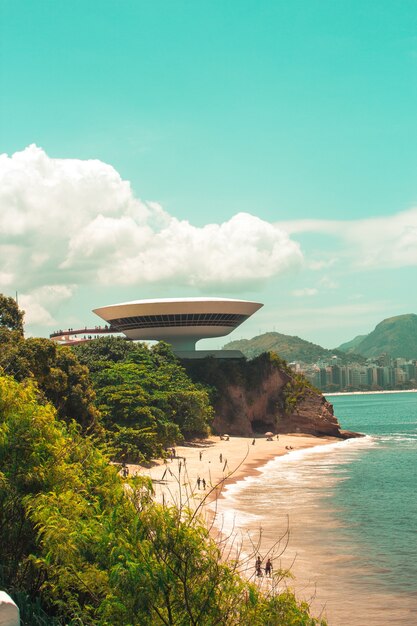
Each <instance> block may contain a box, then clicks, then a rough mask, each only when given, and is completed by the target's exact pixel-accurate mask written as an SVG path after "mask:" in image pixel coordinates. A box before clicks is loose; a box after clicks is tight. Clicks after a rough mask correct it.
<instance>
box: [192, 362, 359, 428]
mask: <svg viewBox="0 0 417 626" xmlns="http://www.w3.org/2000/svg"><path fill="white" fill-rule="evenodd" d="M185 366H186V369H187V371H188V373H189V374H190V375H191V377H192V378H193V379H194V380H195V381H196V382H202V383H204V384H205V385H209V386H210V387H211V388H212V390H213V398H212V400H213V405H214V408H215V413H216V417H215V419H214V422H213V431H214V432H215V433H216V434H224V433H228V434H229V435H240V436H245V437H250V436H253V435H256V434H264V433H265V432H268V431H272V432H274V433H308V434H312V435H316V436H333V437H340V438H343V439H345V438H347V437H351V436H355V435H356V434H355V433H350V432H347V431H342V430H341V428H340V424H339V422H338V420H337V418H336V417H335V416H334V413H333V406H332V405H331V404H330V403H329V402H327V401H326V399H325V398H324V396H323V395H322V394H321V393H320V392H318V391H315V390H314V389H312V388H311V387H310V386H309V385H308V383H307V381H306V380H305V379H303V378H301V377H299V376H295V375H294V374H293V373H292V371H291V370H289V369H288V367H287V365H286V363H285V361H282V360H281V359H279V358H278V357H277V356H276V355H274V353H264V354H262V355H261V356H259V357H257V358H256V359H253V360H251V361H244V360H242V361H235V362H232V363H231V362H230V361H229V362H227V361H221V360H220V359H219V360H214V359H211V360H202V361H199V362H198V363H192V362H188V363H185Z"/></svg>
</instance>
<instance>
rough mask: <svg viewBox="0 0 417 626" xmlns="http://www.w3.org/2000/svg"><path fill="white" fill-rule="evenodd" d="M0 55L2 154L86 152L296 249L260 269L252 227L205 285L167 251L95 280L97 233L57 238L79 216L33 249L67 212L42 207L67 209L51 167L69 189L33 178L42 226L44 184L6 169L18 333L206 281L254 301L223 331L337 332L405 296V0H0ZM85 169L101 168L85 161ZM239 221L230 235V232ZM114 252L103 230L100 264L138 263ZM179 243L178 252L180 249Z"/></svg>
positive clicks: (411, 213)
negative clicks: (242, 258) (167, 261)
mask: <svg viewBox="0 0 417 626" xmlns="http://www.w3.org/2000/svg"><path fill="white" fill-rule="evenodd" d="M0 55H1V56H0V153H4V154H7V155H8V156H9V157H12V155H13V154H14V153H16V152H22V151H24V150H25V148H27V146H29V145H31V144H36V145H37V146H38V147H39V148H41V149H42V151H43V152H44V153H45V154H46V155H47V157H48V159H52V160H54V159H76V160H79V161H82V162H85V161H87V160H89V159H97V160H99V161H102V162H104V163H107V164H110V165H111V166H112V167H113V168H114V169H115V170H116V171H117V172H118V174H119V175H120V177H121V178H122V179H123V180H126V181H130V183H131V187H132V196H133V197H135V198H137V199H141V200H142V201H146V202H150V201H155V202H158V203H159V204H160V205H161V206H162V207H163V209H164V211H165V212H166V213H167V214H168V215H169V216H173V217H174V218H175V219H176V220H177V221H178V222H181V220H186V221H188V222H189V223H190V224H191V225H192V226H194V227H195V228H196V229H203V227H204V226H206V225H207V224H224V223H227V222H228V221H229V220H231V219H232V218H233V216H236V215H237V214H240V213H248V214H250V215H252V216H255V217H257V218H260V220H262V221H264V222H265V223H267V224H268V225H274V227H277V228H280V229H281V228H282V229H283V230H284V231H285V232H287V233H288V234H289V237H290V242H292V243H293V244H294V245H296V244H298V245H299V246H300V251H301V254H302V262H299V259H298V260H297V258H296V256H297V255H296V252H295V249H293V248H291V246H289V247H288V257H286V258H288V263H287V264H285V263H284V264H283V263H281V260H279V261H277V260H275V261H273V260H270V263H269V262H268V263H269V265H268V268H267V269H265V271H264V272H263V273H262V272H261V275H260V279H259V280H257V278H256V265H257V263H258V262H260V256H259V255H261V256H262V255H266V254H269V253H271V249H272V248H271V246H272V244H271V237H272V238H274V237H275V235H273V234H271V233H269V234H268V236H267V239H268V242H269V243H268V244H267V243H265V239H264V234H265V233H264V230H262V229H261V230H262V233H263V234H262V235H261V234H260V235H259V238H258V240H257V243H256V254H255V256H254V257H253V265H252V267H251V269H252V270H253V272H250V271H249V268H246V269H247V271H246V273H245V275H244V276H243V277H242V276H240V274H239V272H237V273H236V268H235V266H233V267H234V268H235V269H233V268H231V269H230V270H228V264H227V263H226V264H225V269H224V272H223V274H222V275H221V276H220V275H219V274H216V275H215V276H213V278H212V280H210V283H207V284H206V283H205V279H204V277H203V278H201V275H200V274H198V272H197V271H196V275H195V278H194V279H193V281H190V280H188V279H187V277H186V276H185V275H183V274H181V272H179V271H177V270H175V269H173V270H172V274H171V275H170V276H168V277H167V276H164V277H162V278H161V276H160V275H159V274H157V275H155V278H153V277H152V276H153V275H152V276H149V277H148V278H146V280H145V279H143V280H142V279H140V278H139V277H136V278H134V277H133V276H131V277H130V278H129V279H128V280H127V279H126V280H123V281H118V280H117V274H116V275H115V276H114V277H113V279H112V281H107V283H106V281H105V280H102V279H101V278H100V277H99V273H97V272H99V268H98V266H97V263H96V265H94V268H95V269H94V271H93V270H92V269H91V268H92V266H93V262H92V259H93V258H96V260H97V258H99V256H100V254H102V252H101V253H100V250H99V246H98V244H97V246H96V247H94V249H93V250H92V251H91V253H88V254H87V253H85V255H84V252H83V251H82V250H84V251H85V250H86V249H87V248H88V246H89V243H88V240H87V239H83V241H84V248H83V249H82V248H81V247H80V245H81V244H79V242H78V240H77V242H78V243H77V242H76V243H74V241H75V239H76V238H77V236H78V233H79V232H80V229H82V228H84V227H85V226H86V223H84V222H83V221H82V217H79V221H77V230H74V233H72V234H71V236H70V235H68V241H66V243H65V242H62V246H64V245H68V250H70V249H71V250H75V249H77V250H78V257H77V263H78V264H76V263H75V261H74V259H73V258H72V260H70V261H67V262H66V265H65V261H64V260H63V259H61V260H60V261H59V263H58V260H57V259H58V257H57V256H53V254H52V253H51V254H50V255H49V259H48V260H40V257H41V256H42V255H43V254H46V252H48V253H49V250H48V247H49V246H48V243H45V242H48V241H51V238H55V237H56V239H55V241H56V242H58V240H59V237H61V236H62V231H63V229H65V226H63V224H65V221H64V222H63V224H62V223H61V221H60V220H55V218H54V216H56V212H58V213H59V214H60V215H61V217H62V212H63V211H65V212H66V219H67V220H68V222H71V221H72V223H73V224H75V220H74V219H73V209H72V207H71V203H70V201H69V200H68V199H69V197H70V196H69V194H70V193H71V192H70V191H69V187H68V184H69V183H68V181H66V180H64V179H62V180H61V179H60V183H59V184H60V185H61V187H62V190H63V191H62V193H63V197H64V198H65V199H66V200H68V201H67V202H66V201H65V202H64V201H62V204H61V202H60V200H59V197H58V195H57V194H56V195H55V196H54V198H53V201H52V200H51V198H50V197H49V195H48V193H49V192H45V193H46V196H45V206H46V205H48V206H49V207H50V211H49V213H42V216H43V218H42V219H44V220H45V221H46V222H47V223H48V227H47V228H46V229H45V231H48V237H49V239H45V241H44V240H42V238H41V237H38V235H39V232H40V231H42V230H43V226H42V220H41V219H40V218H39V215H40V213H41V212H42V211H41V209H40V208H39V207H40V202H41V201H39V202H38V201H37V202H32V198H31V197H29V196H30V194H31V191H30V189H31V187H30V185H29V186H27V185H25V184H24V183H23V182H19V184H18V183H16V182H14V183H13V185H14V186H13V190H12V191H10V189H9V188H8V190H7V193H6V192H4V194H3V196H1V197H0V211H1V213H2V214H3V219H4V220H6V222H7V219H8V218H10V216H11V215H12V213H13V215H14V211H15V210H16V211H20V210H21V207H22V206H23V204H24V203H25V205H24V206H25V209H24V215H25V217H24V220H26V221H25V224H29V223H30V224H31V226H30V228H29V226H28V227H27V228H26V226H25V227H23V226H22V229H21V230H20V231H19V233H16V232H12V229H9V230H8V231H7V232H6V230H7V229H6V230H3V235H2V234H1V231H0V260H2V259H3V262H2V267H3V269H4V268H6V266H10V267H9V269H7V270H6V269H4V271H3V279H2V271H1V267H0V291H3V292H5V293H9V294H13V293H14V292H15V290H16V289H17V290H19V292H22V293H23V298H25V297H26V300H25V299H24V300H23V302H25V308H26V309H27V311H28V322H29V324H28V331H29V332H32V333H35V334H42V335H48V334H49V332H50V330H52V329H53V328H55V326H60V327H66V326H74V325H75V324H76V323H77V322H78V321H84V320H85V321H86V322H88V321H93V319H94V316H92V314H91V313H90V311H91V309H92V308H93V307H95V306H99V305H101V304H109V303H112V302H116V301H118V300H119V299H124V300H130V299H138V298H142V297H157V296H160V297H163V296H165V295H167V296H172V295H188V296H190V295H196V296H200V295H202V294H204V293H208V294H209V295H225V296H230V297H242V298H248V299H252V298H253V299H256V300H260V301H262V302H264V303H265V307H264V308H263V309H262V310H261V311H260V312H259V313H258V314H257V315H256V318H254V319H253V321H250V322H248V323H247V325H245V326H244V327H243V326H242V328H241V329H240V330H238V331H237V332H236V333H235V334H234V335H233V336H232V338H238V337H240V336H248V337H250V336H253V335H254V334H257V333H258V332H259V331H261V332H265V331H267V330H272V329H273V328H274V329H275V330H277V331H281V332H284V333H288V334H294V335H299V336H301V337H303V338H305V339H309V340H311V341H315V342H318V343H321V344H322V345H325V346H326V347H334V346H336V345H338V344H339V343H341V342H343V341H347V340H349V339H351V338H352V337H353V336H354V335H356V334H362V333H366V332H369V331H370V330H372V328H373V327H374V326H375V324H376V323H378V322H379V321H381V320H382V319H383V318H385V317H388V316H391V315H397V314H401V313H411V312H414V313H415V312H417V310H416V309H417V307H416V296H415V284H416V274H417V272H416V266H417V215H416V212H415V207H416V206H417V180H416V171H417V149H416V146H417V141H416V140H417V115H416V111H417V4H416V2H415V1H414V0H413V1H410V2H408V1H407V0H402V1H401V2H392V0H390V1H383V0H381V1H379V2H375V1H372V2H370V1H367V0H361V1H355V0H350V1H349V2H346V1H338V0H333V1H325V0H323V1H314V0H294V1H292V2H288V1H286V2H281V1H279V0H274V1H266V0H258V1H257V2H255V1H253V2H252V1H247V0H239V1H238V0H235V1H230V0H229V1H226V0H223V1H222V2H220V1H216V0H214V1H210V2H209V1H205V0H201V1H196V0H195V1H193V2H191V1H178V0H165V1H158V0H152V1H141V0H135V1H127V0H120V1H116V0H113V1H108V0H100V1H96V0H88V1H86V0H82V1H79V0H71V2H66V1H63V0H53V1H45V0H38V1H36V2H35V1H33V0H32V1H31V0H25V1H20V0H0ZM25 167H27V168H28V170H29V169H30V168H31V167H33V162H32V161H31V160H30V159H29V161H28V163H26V165H25ZM42 167H43V166H42ZM42 171H43V174H42V175H43V176H46V178H47V176H48V175H49V174H45V171H46V170H45V168H44V169H43V170H42ZM27 175H29V174H28V171H25V176H27ZM92 175H94V176H96V180H95V184H97V185H98V186H99V185H100V180H101V174H100V172H98V173H97V172H95V173H94V174H90V173H89V174H88V176H92ZM8 176H9V174H8ZM19 176H20V175H19ZM22 176H23V175H22ZM71 176H72V174H71ZM15 178H16V177H15ZM15 178H14V179H13V180H15ZM46 178H45V180H44V183H42V184H45V189H50V188H51V185H50V182H49V183H48V181H47V180H46ZM64 178H65V177H64ZM21 180H23V178H22V179H20V178H19V181H21ZM71 181H72V182H71V189H72V190H73V187H74V185H75V184H76V183H74V178H73V176H72V178H71ZM25 190H26V191H25ZM39 193H40V192H39ZM105 195H106V193H105V191H103V197H104V196H105ZM40 196H42V194H41V193H40ZM97 197H98V198H99V197H100V192H98V196H97ZM106 197H109V196H108V194H107V196H106ZM77 198H78V196H77ZM75 201H76V200H75V199H74V202H75ZM64 206H65V208H63V207H64ZM80 206H81V205H80ZM124 207H125V205H124V204H123V202H122V201H121V204H120V207H119V209H118V211H119V212H118V213H117V215H116V214H114V215H113V218H114V219H117V220H120V219H122V216H123V215H125V213H124V211H125V208H124ZM42 210H43V209H42ZM77 210H78V209H77ZM80 210H81V209H80ZM101 210H102V209H101V205H100V202H99V201H97V211H96V215H99V214H100V213H101ZM22 211H23V209H22ZM109 211H110V209H109ZM32 212H33V213H32ZM36 212H38V219H36V220H35V219H34V218H33V214H34V213H36ZM21 217H22V216H21V215H20V214H19V220H17V218H14V219H15V223H19V224H20V223H21ZM32 218H33V219H32ZM90 218H91V220H93V219H94V216H93V214H91V215H90ZM77 219H78V218H77ZM155 219H156V217H155V216H153V217H152V220H155ZM22 220H23V218H22ZM362 220H365V221H362ZM54 221H57V222H58V221H59V222H60V234H59V235H56V234H54V233H53V231H52V230H51V224H50V222H54ZM346 222H348V223H349V224H348V225H347V224H346ZM176 223H177V222H176ZM118 225H120V222H118ZM232 226H233V223H232ZM117 227H118V226H117ZM167 228H168V230H169V233H171V235H169V233H168V234H166V236H165V237H164V241H166V240H167V238H168V239H169V238H170V237H171V236H172V238H173V240H174V239H175V235H174V234H173V233H174V231H175V232H176V226H175V225H173V224H171V225H170V226H168V227H167ZM239 228H240V226H239ZM251 228H252V227H249V231H250V230H251ZM262 228H263V227H262ZM31 229H32V230H31ZM33 229H35V230H33ZM245 229H246V230H245V237H244V239H243V240H242V239H241V238H239V237H236V242H235V245H236V248H238V247H239V245H240V246H241V247H242V245H247V244H246V243H243V244H242V243H239V242H242V241H243V242H247V237H248V228H247V225H245ZM35 231H36V236H34V232H35ZM106 232H107V236H108V237H112V242H113V243H114V234H112V235H109V233H108V229H107V230H106ZM95 233H97V230H96V231H95ZM199 233H200V231H198V232H194V231H193V234H192V235H189V234H187V237H186V238H185V239H186V240H187V241H189V237H194V236H195V238H196V240H197V239H198V241H199V240H200V239H199V238H200V234H199ZM85 236H86V237H87V235H85ZM211 236H212V237H215V236H216V235H215V234H213V235H211ZM45 237H46V235H45ZM185 239H184V238H182V239H181V244H178V245H182V246H184V245H186V244H185V243H184V241H185ZM122 240H123V239H121V241H122ZM226 240H228V237H227V236H226ZM103 241H104V239H101V242H102V243H101V244H100V245H102V246H104V243H103ZM106 241H107V240H106ZM140 241H141V239H140V236H139V234H138V239H135V242H136V243H135V245H138V246H140V245H141V244H140ZM158 241H159V239H158ZM175 241H177V240H175ZM178 241H179V240H178ZM274 241H275V240H274ZM86 242H87V243H86ZM138 242H139V243H138ZM133 245H134V242H132V246H133ZM152 245H153V244H152ZM155 245H156V244H155ZM204 245H205V246H209V243H207V241H206V242H205V244H204ZM231 245H232V244H231ZM280 245H281V244H280ZM11 246H12V247H11ZM19 246H20V247H21V248H19V250H18V247H19ZM62 246H61V247H62ZM77 246H78V247H77ZM52 247H53V246H52ZM57 247H58V246H57ZM174 247H175V245H174V244H172V248H174ZM172 248H170V250H171V252H168V251H167V254H170V255H171V254H173V252H172ZM28 249H31V250H32V252H31V256H24V255H25V254H26V253H27V251H28ZM152 249H153V248H152ZM193 249H194V248H193ZM196 249H198V246H197V248H196ZM203 249H204V250H207V252H206V253H207V254H208V255H209V254H211V252H210V249H209V247H208V248H207V249H206V248H204V247H203ZM45 250H46V252H45ZM80 250H81V252H80ZM122 253H123V244H120V243H119V251H118V252H116V251H114V255H115V256H114V257H112V259H111V260H110V261H109V263H110V266H109V267H110V268H113V267H120V271H123V272H124V271H126V272H128V271H131V272H135V271H137V267H138V266H137V264H136V265H135V264H134V263H133V262H132V263H129V264H125V265H120V266H119V265H117V263H118V262H119V261H120V255H122ZM240 253H241V251H240ZM15 254H16V262H15V263H14V265H13V263H12V260H11V256H13V255H15ZM132 254H133V253H132ZM225 254H227V255H228V256H230V255H231V256H233V254H234V252H233V250H232V249H230V250H228V251H227V253H226V252H225ZM271 254H272V253H271ZM18 255H20V256H19V257H18ZM81 257H83V258H81ZM84 257H85V258H84ZM131 257H132V258H133V256H132V255H131ZM13 258H14V257H13ZM45 258H46V257H45ZM146 258H147V259H148V261H146V262H149V263H152V259H155V256H154V255H150V256H149V257H146ZM163 258H164V257H163V256H162V261H161V258H159V257H158V259H159V260H158V263H161V262H163ZM24 259H26V262H24ZM28 259H29V261H28ZM115 259H117V263H116V262H115ZM149 259H151V260H149ZM216 259H217V262H218V263H219V265H220V266H222V265H223V262H222V261H221V260H220V261H219V257H216ZM262 259H263V260H265V259H264V257H263V256H262ZM154 262H156V261H154ZM186 262H187V263H188V262H189V263H190V271H191V269H192V267H193V259H192V254H191V253H190V254H189V255H188V256H187V261H186ZM27 263H29V265H30V267H31V268H32V270H33V271H32V273H31V271H29V274H30V276H31V278H30V279H29V276H28V265H27ZM62 263H64V265H63V266H62V267H61V265H62ZM248 263H249V261H248ZM54 264H55V265H54ZM274 264H275V265H274ZM70 266H71V273H69V271H68V268H69V267H70ZM272 266H274V267H275V269H274V267H272ZM103 267H104V268H106V267H107V266H106V265H105V264H104V265H103ZM133 267H134V268H136V269H132V268H133ZM141 267H142V266H141ZM37 268H40V269H39V270H37ZM129 268H130V269H129ZM203 269H204V268H203ZM203 269H202V270H201V271H203ZM227 271H229V275H228V276H225V274H226V273H227ZM65 272H67V273H66V274H65ZM180 274H181V275H180ZM238 274H239V278H238V280H235V278H236V276H237V275H238ZM249 274H250V276H249ZM2 280H3V283H2ZM216 281H217V282H216ZM121 283H123V284H121ZM42 289H43V291H41V290H42ZM45 290H49V291H48V293H49V294H50V297H49V299H48V298H47V299H44V298H43V296H44V294H45ZM52 292H53V294H55V295H51V293H52ZM57 293H58V294H59V295H58V296H56V294H57ZM36 307H38V308H36ZM41 308H42V309H45V312H44V313H43V312H42V310H41ZM29 309H31V311H32V312H31V313H29ZM48 315H49V317H48ZM207 345H208V344H207ZM201 347H203V345H201Z"/></svg>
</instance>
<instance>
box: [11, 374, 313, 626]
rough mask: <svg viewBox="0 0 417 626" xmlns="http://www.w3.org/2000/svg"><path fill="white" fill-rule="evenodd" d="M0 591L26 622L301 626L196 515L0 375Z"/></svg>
mask: <svg viewBox="0 0 417 626" xmlns="http://www.w3.org/2000/svg"><path fill="white" fill-rule="evenodd" d="M0 481H1V485H2V489H1V490H0V546H1V547H0V556H1V570H0V583H1V586H2V588H3V589H6V590H7V591H8V592H9V593H10V594H11V595H12V596H14V597H15V598H16V599H17V601H18V602H19V605H20V607H21V609H22V618H23V623H24V624H25V625H26V626H29V625H30V626H36V625H38V626H41V625H44V626H46V625H49V626H51V624H56V625H58V624H67V625H74V626H75V624H79V625H82V624H84V625H87V624H88V625H89V626H91V625H94V624H97V625H103V626H104V625H108V626H128V625H139V624H140V625H143V626H146V625H147V624H149V625H151V624H176V625H177V624H184V625H187V624H190V625H191V624H196V625H197V624H199V625H200V624H201V625H210V626H213V625H215V624H221V625H223V624H230V625H234V624H236V625H237V624H253V625H256V624H259V625H261V624H270V625H274V624H276V625H287V624H288V625H289V624H294V625H296V624H300V625H303V624H304V625H308V624H310V625H312V624H315V623H316V621H315V620H313V619H311V618H310V617H309V613H308V606H307V605H305V604H301V605H299V604H298V603H297V602H296V600H295V598H294V596H293V595H292V594H291V593H289V592H286V591H285V592H282V593H277V594H276V595H274V596H273V597H271V598H266V597H264V596H263V595H262V594H261V593H260V592H259V590H257V589H256V587H255V586H254V585H251V584H250V583H248V582H246V581H244V580H243V579H241V578H240V577H239V575H238V574H237V571H236V568H235V567H234V566H233V564H230V565H229V564H227V563H225V562H224V561H223V560H222V554H221V550H220V547H219V545H218V544H216V542H215V541H214V540H213V539H211V538H210V536H209V534H208V531H207V529H206V527H205V525H204V524H203V522H202V521H201V519H200V518H199V517H198V516H195V515H193V514H192V513H191V512H189V511H187V510H185V509H183V510H178V509H175V508H169V507H165V506H162V505H158V504H156V503H155V502H154V501H153V500H152V497H151V495H152V490H151V485H150V484H149V483H147V482H146V481H143V480H141V479H138V478H131V479H129V482H128V488H126V487H124V485H123V483H122V481H121V479H120V477H119V476H118V474H117V472H116V470H115V469H114V467H112V466H111V465H110V464H109V462H108V458H106V456H105V455H104V454H103V453H102V452H101V451H100V450H99V449H98V447H97V446H96V445H94V443H93V442H92V440H91V438H90V437H85V436H82V435H81V434H80V432H79V429H77V428H76V427H75V426H73V425H69V426H67V425H66V424H65V423H64V422H62V421H61V420H58V419H56V413H55V410H54V409H53V408H52V406H51V405H50V404H40V403H39V402H38V401H37V392H36V389H35V387H34V386H33V384H31V383H26V384H24V383H18V382H16V381H14V380H13V379H11V378H8V377H4V376H0Z"/></svg>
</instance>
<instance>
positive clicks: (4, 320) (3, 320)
mask: <svg viewBox="0 0 417 626" xmlns="http://www.w3.org/2000/svg"><path fill="white" fill-rule="evenodd" d="M23 317H24V312H23V311H21V310H20V309H19V307H18V305H17V302H16V300H15V299H14V298H10V297H8V296H4V295H3V294H2V293H0V327H1V326H3V327H5V328H8V329H9V330H15V331H17V332H18V333H19V334H20V335H23Z"/></svg>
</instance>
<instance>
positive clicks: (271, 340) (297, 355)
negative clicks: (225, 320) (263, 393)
mask: <svg viewBox="0 0 417 626" xmlns="http://www.w3.org/2000/svg"><path fill="white" fill-rule="evenodd" d="M224 348H225V349H226V350H241V352H243V354H244V355H245V356H246V357H247V358H248V359H252V358H254V357H256V356H258V355H259V354H262V352H270V351H273V352H276V353H277V354H278V355H279V356H280V357H282V358H283V359H285V360H286V361H288V362H289V363H291V362H292V361H302V362H304V363H316V362H317V361H320V360H321V359H329V358H331V357H332V356H334V355H336V356H338V357H339V358H340V359H341V362H342V363H346V364H347V363H352V362H355V363H357V362H361V361H364V360H365V359H364V358H363V357H361V356H360V355H357V354H355V355H352V354H350V353H349V354H346V353H345V352H340V351H338V350H328V349H327V348H323V347H322V346H319V345H317V344H315V343H311V342H310V341H305V340H304V339H300V337H293V336H291V335H283V334H282V333H275V332H271V333H264V334H263V335H258V336H257V337H253V339H240V340H238V341H230V342H229V343H227V344H226V345H225V346H224Z"/></svg>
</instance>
